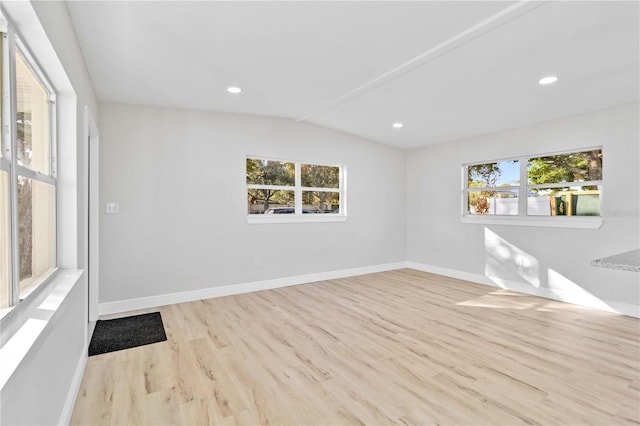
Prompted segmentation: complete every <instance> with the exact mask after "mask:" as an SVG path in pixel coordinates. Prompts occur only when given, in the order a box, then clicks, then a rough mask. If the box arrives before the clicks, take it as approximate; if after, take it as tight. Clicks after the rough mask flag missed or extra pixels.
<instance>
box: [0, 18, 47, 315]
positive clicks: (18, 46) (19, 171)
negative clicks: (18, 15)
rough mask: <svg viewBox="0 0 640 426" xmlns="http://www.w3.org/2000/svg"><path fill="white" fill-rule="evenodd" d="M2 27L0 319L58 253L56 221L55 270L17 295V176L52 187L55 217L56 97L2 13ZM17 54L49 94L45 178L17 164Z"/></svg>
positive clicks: (36, 288)
mask: <svg viewBox="0 0 640 426" xmlns="http://www.w3.org/2000/svg"><path fill="white" fill-rule="evenodd" d="M2 19H3V24H6V29H7V31H6V37H3V39H2V41H1V42H2V43H3V49H2V51H3V58H2V59H3V61H2V63H3V69H2V70H0V72H2V77H1V78H3V84H2V87H3V93H2V102H3V108H2V114H3V116H2V137H1V142H0V148H1V149H2V153H3V155H2V158H0V169H1V170H4V171H6V172H8V174H9V206H10V216H11V217H10V228H11V236H10V252H11V259H10V263H11V275H10V289H9V294H10V297H9V299H10V300H9V308H8V309H5V310H0V318H4V317H5V316H7V315H9V314H11V313H12V312H14V311H15V308H16V307H17V306H18V305H19V304H20V303H22V302H23V301H24V300H25V299H26V298H28V297H32V296H33V297H35V295H36V294H39V293H40V292H41V291H42V290H43V289H44V288H46V287H47V285H46V284H48V283H50V282H51V281H52V280H53V279H54V277H55V275H56V274H57V272H58V267H57V265H58V250H57V235H58V232H57V220H54V227H55V233H56V262H55V266H54V267H53V268H51V269H49V270H48V271H47V272H46V273H44V274H42V275H40V276H37V277H33V278H31V277H30V278H27V279H28V280H32V281H33V282H32V283H30V286H29V287H30V289H29V290H28V291H26V292H24V294H22V295H21V294H20V279H19V275H20V272H19V270H20V267H19V259H18V201H17V199H18V176H23V177H26V178H29V179H31V180H32V181H38V182H42V183H45V184H48V185H51V186H53V188H54V192H55V201H54V211H55V212H56V215H57V199H58V196H57V195H58V194H57V193H58V188H57V140H56V136H57V126H56V95H55V91H54V90H53V87H52V85H51V83H50V82H49V79H48V78H47V76H46V74H45V73H44V72H43V71H42V68H41V67H40V66H39V64H38V63H37V61H36V60H35V59H34V57H33V55H32V54H31V52H30V50H29V48H28V47H27V46H26V44H25V43H24V42H23V41H22V38H21V37H20V35H19V34H18V33H17V31H16V30H15V28H14V27H13V25H12V23H11V21H10V20H9V19H8V18H7V16H6V15H5V14H4V13H3V15H2ZM18 52H19V53H20V55H21V56H22V58H23V60H24V62H25V64H26V65H27V67H28V68H29V70H30V71H31V72H33V74H34V75H35V76H36V77H37V78H38V80H39V82H40V83H41V84H42V85H43V87H44V89H45V90H46V91H47V92H48V93H49V114H50V116H49V119H50V121H49V125H50V129H49V137H50V156H51V159H50V161H51V162H50V172H49V174H48V175H45V174H42V173H39V172H37V171H35V170H32V169H30V168H28V167H25V166H21V165H19V164H18V161H17V127H16V125H15V123H16V122H17V89H16V54H17V53H18Z"/></svg>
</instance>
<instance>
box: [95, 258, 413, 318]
mask: <svg viewBox="0 0 640 426" xmlns="http://www.w3.org/2000/svg"><path fill="white" fill-rule="evenodd" d="M405 267H406V262H396V263H385V264H382V265H372V266H364V267H360V268H351V269H342V270H338V271H330V272H320V273H316V274H308V275H297V276H293V277H286V278H278V279H273V280H265V281H254V282H249V283H241V284H233V285H226V286H221V287H211V288H204V289H200V290H192V291H185V292H181V293H171V294H161V295H157V296H149V297H141V298H137V299H128V300H119V301H116V302H106V303H100V309H99V311H100V315H109V314H118V313H121V312H128V311H135V310H137V309H147V308H155V307H158V306H165V305H173V304H175V303H185V302H193V301H195V300H203V299H211V298H214V297H223V296H232V295H235V294H243V293H250V292H254V291H260V290H270V289H273V288H280V287H289V286H293V285H299V284H308V283H313V282H317V281H326V280H334V279H338V278H346V277H353V276H356V275H364V274H374V273H376V272H385V271H392V270H395V269H402V268H405Z"/></svg>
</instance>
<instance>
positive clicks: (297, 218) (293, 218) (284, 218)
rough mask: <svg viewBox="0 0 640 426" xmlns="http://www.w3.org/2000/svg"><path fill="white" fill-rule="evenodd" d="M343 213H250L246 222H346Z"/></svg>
mask: <svg viewBox="0 0 640 426" xmlns="http://www.w3.org/2000/svg"><path fill="white" fill-rule="evenodd" d="M346 221H347V217H346V216H344V215H336V214H332V215H314V214H305V215H289V214H288V215H284V214H281V215H250V216H247V223H251V224H256V223H315V222H346Z"/></svg>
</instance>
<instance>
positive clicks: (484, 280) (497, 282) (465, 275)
mask: <svg viewBox="0 0 640 426" xmlns="http://www.w3.org/2000/svg"><path fill="white" fill-rule="evenodd" d="M406 267H407V268H411V269H416V270H418V271H423V272H430V273H432V274H438V275H443V276H446V277H451V278H457V279H461V280H465V281H470V282H473V283H476V284H483V285H487V286H491V287H497V288H502V289H506V290H512V291H517V292H518V293H525V294H531V295H533V296H538V297H544V298H545V299H552V300H557V301H560V302H566V303H571V304H573V305H579V306H584V307H587V308H594V309H599V310H602V311H607V312H614V313H617V314H622V315H626V316H630V317H634V318H640V305H633V304H631V303H624V302H616V301H611V300H601V299H598V298H596V297H595V296H593V295H590V294H588V293H587V292H586V291H585V292H580V293H579V294H578V293H569V292H565V291H560V290H554V289H549V288H542V287H533V286H531V285H529V284H526V283H521V282H517V281H509V280H502V279H499V278H496V277H488V276H485V275H480V274H474V273H471V272H464V271H458V270H455V269H448V268H442V267H439V266H432V265H427V264H424V263H418V262H411V261H409V262H406Z"/></svg>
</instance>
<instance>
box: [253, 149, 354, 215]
mask: <svg viewBox="0 0 640 426" xmlns="http://www.w3.org/2000/svg"><path fill="white" fill-rule="evenodd" d="M343 180H344V176H343V169H342V167H341V166H335V165H322V164H311V163H303V162H289V161H280V160H270V159H262V158H250V157H249V158H247V160H246V183H247V213H248V214H250V215H272V214H287V215H302V214H325V215H326V214H335V215H340V214H344V207H343V204H342V203H343V200H344V192H343V188H344V185H343V184H342V182H343Z"/></svg>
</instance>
